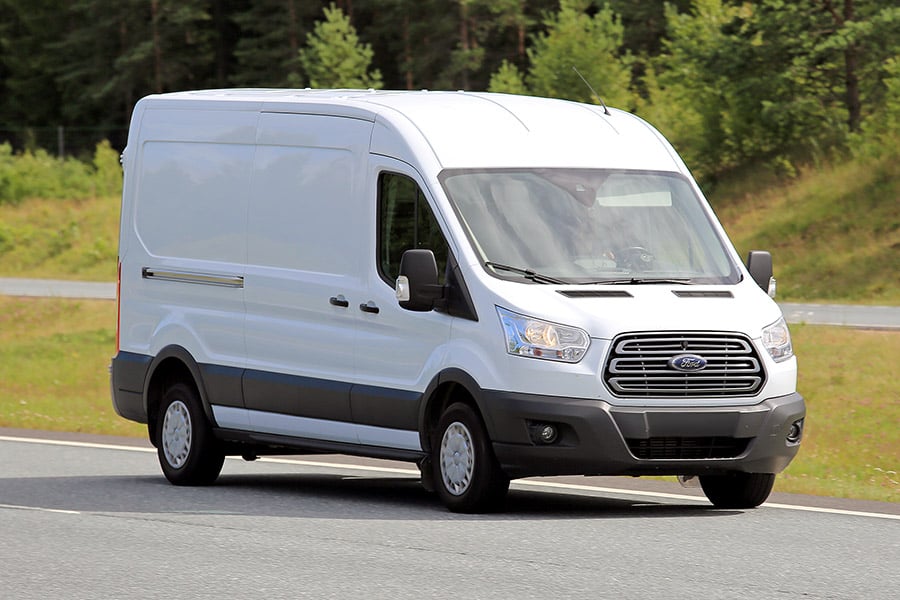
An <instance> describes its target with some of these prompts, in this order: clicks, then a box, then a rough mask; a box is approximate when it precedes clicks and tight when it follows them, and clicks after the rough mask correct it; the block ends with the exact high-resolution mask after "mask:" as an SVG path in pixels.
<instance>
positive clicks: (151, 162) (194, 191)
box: [120, 105, 258, 367]
mask: <svg viewBox="0 0 900 600" xmlns="http://www.w3.org/2000/svg"><path fill="white" fill-rule="evenodd" d="M257 119H258V113H256V111H191V110H171V109H165V108H158V107H154V106H153V105H150V106H149V107H147V108H146V110H145V111H144V116H143V119H142V123H141V129H140V135H139V137H138V138H137V139H136V140H134V141H135V142H136V143H135V145H134V146H132V147H130V148H129V153H134V154H135V156H134V158H135V161H134V162H132V163H131V164H133V165H136V166H137V168H136V169H135V170H136V172H135V173H133V176H134V177H135V178H136V180H137V183H136V185H135V186H134V187H133V188H131V189H132V190H133V192H132V193H133V195H132V196H131V197H128V196H127V195H126V197H125V204H126V205H128V208H129V210H128V211H127V212H126V211H123V215H126V214H127V215H128V217H126V218H129V222H125V223H123V227H122V228H123V231H128V230H130V231H131V232H133V234H129V237H131V238H132V239H133V240H136V241H137V242H138V243H131V244H127V245H124V246H123V250H124V253H123V255H122V256H121V257H120V259H121V260H122V275H121V276H122V286H121V287H122V289H123V290H125V293H123V294H122V299H121V311H122V319H121V322H122V329H121V331H120V338H121V349H122V350H123V351H128V352H133V353H136V354H141V355H145V356H155V355H156V354H158V353H159V351H160V350H161V349H162V348H164V347H166V346H169V345H173V346H180V347H183V348H184V349H186V350H187V351H188V352H189V353H190V355H191V356H193V357H194V359H195V360H196V361H197V362H198V363H201V364H218V365H227V366H233V367H242V366H243V361H244V354H245V349H244V341H243V338H244V333H243V318H242V315H243V311H244V306H243V288H242V277H243V271H244V267H243V263H244V259H245V256H246V241H245V240H246V215H247V201H248V194H249V185H250V176H251V173H252V158H253V154H254V146H253V137H252V136H251V134H252V133H253V132H255V126H256V121H257ZM236 317H237V318H236Z"/></svg>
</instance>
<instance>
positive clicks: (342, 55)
mask: <svg viewBox="0 0 900 600" xmlns="http://www.w3.org/2000/svg"><path fill="white" fill-rule="evenodd" d="M324 13H325V20H324V21H319V22H318V23H316V26H315V28H314V29H313V31H312V32H311V33H309V34H307V36H306V46H305V47H304V48H302V49H301V50H300V53H299V54H300V64H301V65H302V66H303V71H304V73H305V75H306V77H307V80H308V81H309V85H310V86H311V87H314V88H376V89H379V88H381V85H382V84H381V73H380V72H379V71H378V70H377V69H376V70H373V71H370V70H369V66H370V64H371V62H372V56H373V52H372V47H371V46H369V45H368V44H363V43H361V42H360V41H359V36H358V35H357V33H356V29H355V28H354V27H353V25H351V24H350V19H349V18H348V17H347V16H345V15H344V13H343V11H341V9H339V8H337V7H336V6H335V5H334V4H332V5H331V6H329V7H328V8H326V9H325V11H324Z"/></svg>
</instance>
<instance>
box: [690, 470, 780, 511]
mask: <svg viewBox="0 0 900 600" xmlns="http://www.w3.org/2000/svg"><path fill="white" fill-rule="evenodd" d="M773 485H775V474H774V473H729V474H727V475H701V476H700V486H701V487H702V488H703V493H704V494H706V497H707V498H709V501H710V502H712V503H713V505H714V506H716V507H717V508H756V507H757V506H759V505H760V504H762V503H763V502H765V501H766V498H768V497H769V493H771V491H772V486H773Z"/></svg>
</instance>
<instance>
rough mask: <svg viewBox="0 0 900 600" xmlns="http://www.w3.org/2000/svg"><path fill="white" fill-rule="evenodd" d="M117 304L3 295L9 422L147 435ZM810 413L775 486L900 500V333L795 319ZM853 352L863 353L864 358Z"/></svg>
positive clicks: (0, 363)
mask: <svg viewBox="0 0 900 600" xmlns="http://www.w3.org/2000/svg"><path fill="white" fill-rule="evenodd" d="M115 317H116V315H115V303H113V302H110V301H102V300H92V301H74V300H60V299H49V298H48V299H43V298H41V299H19V298H3V297H0V427H18V428H26V429H44V430H53V431H78V432H85V433H98V434H111V435H126V436H137V437H142V436H145V435H146V429H145V427H144V426H142V425H138V424H137V423H132V422H130V421H126V420H125V419H122V418H120V417H118V416H117V415H116V414H115V412H114V410H113V408H112V402H111V400H110V394H109V373H108V371H107V365H108V364H109V359H110V357H111V356H112V354H113V352H114V346H115V331H114V323H115ZM793 334H794V347H795V348H796V351H797V354H798V356H799V360H800V376H799V389H800V392H801V393H802V394H803V395H804V396H805V397H806V401H807V406H808V415H807V421H806V431H805V439H804V442H803V446H802V447H801V449H800V454H799V456H798V457H797V458H796V459H795V460H794V462H793V463H792V464H791V465H790V467H788V469H787V471H785V472H784V473H783V474H782V475H780V476H779V477H778V479H777V483H776V490H778V491H784V492H793V493H801V494H817V495H827V496H837V497H847V498H859V499H868V500H881V501H887V502H900V482H898V481H900V477H898V475H897V470H898V468H900V464H898V460H900V459H898V457H900V428H898V427H897V423H900V400H898V396H897V387H896V382H895V381H893V380H892V379H891V378H890V377H889V376H887V374H889V373H892V372H893V370H894V368H895V367H896V357H897V356H900V333H898V332H885V331H859V330H853V329H844V328H837V327H821V326H813V325H801V326H794V327H793ZM848 357H857V358H858V360H857V361H856V362H855V363H851V362H850V361H848Z"/></svg>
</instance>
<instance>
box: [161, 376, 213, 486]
mask: <svg viewBox="0 0 900 600" xmlns="http://www.w3.org/2000/svg"><path fill="white" fill-rule="evenodd" d="M156 438H157V439H156V448H157V455H158V456H159V464H160V466H161V467H162V470H163V474H165V476H166V479H168V480H169V481H170V482H172V483H174V484H175V485H209V484H211V483H212V482H214V481H215V480H216V478H217V477H218V476H219V473H220V472H221V471H222V465H223V463H224V462H225V453H224V452H222V449H221V448H220V447H219V444H218V443H217V441H216V439H215V438H214V437H213V434H212V428H211V427H210V426H209V422H208V421H207V420H206V415H204V414H203V406H202V404H201V403H200V397H199V395H198V394H197V391H196V390H195V389H194V388H193V387H192V386H190V385H187V384H185V383H176V384H174V385H172V386H169V388H168V389H166V392H165V393H164V394H163V397H162V402H161V405H160V407H159V421H158V422H157V427H156Z"/></svg>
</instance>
